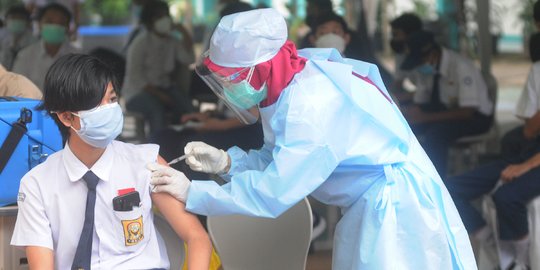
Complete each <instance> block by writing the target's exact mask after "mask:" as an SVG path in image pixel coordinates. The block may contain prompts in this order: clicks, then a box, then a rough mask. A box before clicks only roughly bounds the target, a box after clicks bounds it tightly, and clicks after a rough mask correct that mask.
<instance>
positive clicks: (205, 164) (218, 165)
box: [184, 142, 229, 174]
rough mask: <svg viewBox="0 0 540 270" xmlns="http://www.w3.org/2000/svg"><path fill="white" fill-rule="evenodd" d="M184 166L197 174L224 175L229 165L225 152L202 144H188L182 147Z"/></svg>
mask: <svg viewBox="0 0 540 270" xmlns="http://www.w3.org/2000/svg"><path fill="white" fill-rule="evenodd" d="M184 153H185V154H186V155H187V159H186V164H187V165H189V167H190V168H191V169H192V170H194V171H197V172H205V173H214V174H220V173H224V172H225V169H226V168H227V167H228V165H229V155H228V154H227V152H225V151H223V150H221V149H217V148H215V147H213V146H210V145H208V144H206V143H203V142H190V143H188V144H187V145H186V147H184Z"/></svg>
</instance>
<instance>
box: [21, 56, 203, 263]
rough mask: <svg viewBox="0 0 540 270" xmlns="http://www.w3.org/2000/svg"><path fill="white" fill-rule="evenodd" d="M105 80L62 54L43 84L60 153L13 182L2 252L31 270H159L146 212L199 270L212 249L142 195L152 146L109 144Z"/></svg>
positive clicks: (166, 206) (178, 207)
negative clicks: (15, 188)
mask: <svg viewBox="0 0 540 270" xmlns="http://www.w3.org/2000/svg"><path fill="white" fill-rule="evenodd" d="M115 85H116V81H115V78H114V75H113V73H112V71H111V70H110V69H109V68H108V67H107V66H106V65H105V64H104V63H102V62H101V61H100V60H98V59H97V58H95V57H92V56H88V55H81V54H70V55H66V56H63V57H61V58H60V59H59V60H58V61H57V62H56V63H55V64H53V65H52V66H51V68H50V70H49V71H48V73H47V76H46V78H45V88H44V98H43V103H42V104H41V106H40V107H41V109H43V110H46V111H47V112H48V113H49V114H50V115H51V116H52V117H53V119H54V120H55V122H56V124H57V125H58V127H59V129H60V131H61V133H62V137H63V139H64V141H65V147H64V149H63V150H61V151H59V152H57V153H55V154H53V155H51V156H50V157H49V158H48V159H47V160H46V161H45V162H44V163H42V164H40V165H39V166H37V167H35V168H34V169H32V170H31V171H30V172H28V173H27V174H26V175H25V176H24V177H23V179H22V181H21V186H20V193H19V201H18V207H19V212H18V216H17V222H16V225H15V231H14V234H13V237H12V240H11V244H12V245H15V246H22V247H25V249H26V254H27V257H28V263H29V266H30V269H37V268H38V267H39V269H53V268H54V269H90V268H92V269H115V268H117V267H120V268H122V269H167V268H168V267H169V261H168V258H167V253H166V249H165V245H164V243H163V239H162V238H161V237H160V235H159V233H158V232H157V231H156V228H155V227H154V224H153V221H154V216H153V213H152V205H153V204H155V205H156V206H157V208H158V209H159V210H160V211H161V213H162V214H163V215H164V216H165V218H166V219H167V221H168V222H169V223H170V225H171V226H172V227H173V229H174V230H175V231H176V233H177V234H178V235H179V236H180V237H181V238H182V239H183V240H184V241H185V242H186V244H187V249H188V258H187V260H188V267H189V269H205V270H206V269H208V264H209V260H210V254H211V244H210V240H209V238H208V235H207V234H206V232H205V230H204V228H203V227H202V226H201V224H200V223H199V221H198V219H197V218H196V217H195V216H194V215H192V214H190V213H188V212H186V211H185V209H184V204H182V203H180V202H179V201H177V200H176V199H174V198H173V197H171V196H169V195H167V194H164V193H151V186H150V184H149V181H150V172H148V171H147V170H146V169H144V165H145V164H147V163H148V162H150V161H157V162H159V163H162V164H165V161H164V160H163V159H162V158H161V157H159V156H158V148H159V147H158V146H157V145H150V144H146V145H132V144H126V143H122V142H119V141H115V140H114V139H115V138H116V137H117V136H118V135H119V134H120V132H121V130H122V126H123V116H122V110H121V108H120V106H119V105H118V102H117V96H116V93H115V89H116V88H115Z"/></svg>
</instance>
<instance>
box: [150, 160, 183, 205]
mask: <svg viewBox="0 0 540 270" xmlns="http://www.w3.org/2000/svg"><path fill="white" fill-rule="evenodd" d="M146 168H147V169H148V170H150V171H151V172H152V177H151V179H150V184H151V185H154V188H153V189H152V192H165V193H169V194H171V195H172V196H173V197H175V198H176V199H177V200H179V201H181V202H186V199H187V194H188V189H189V185H190V184H191V182H190V181H189V179H187V177H186V176H185V175H184V174H183V173H182V172H179V171H177V170H175V169H173V168H171V167H168V166H164V165H161V164H158V163H148V164H147V165H146Z"/></svg>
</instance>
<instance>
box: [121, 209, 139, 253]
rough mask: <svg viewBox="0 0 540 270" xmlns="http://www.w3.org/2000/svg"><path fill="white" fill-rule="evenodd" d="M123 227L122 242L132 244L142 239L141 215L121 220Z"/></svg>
mask: <svg viewBox="0 0 540 270" xmlns="http://www.w3.org/2000/svg"><path fill="white" fill-rule="evenodd" d="M122 227H123V228H124V244H125V245H126V246H134V245H136V244H138V243H139V242H141V241H142V240H143V239H144V230H143V221H142V216H140V217H139V218H137V219H132V220H122Z"/></svg>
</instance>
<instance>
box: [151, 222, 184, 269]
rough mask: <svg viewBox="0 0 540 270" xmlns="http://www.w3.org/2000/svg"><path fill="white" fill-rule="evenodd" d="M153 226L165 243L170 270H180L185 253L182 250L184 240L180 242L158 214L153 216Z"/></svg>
mask: <svg viewBox="0 0 540 270" xmlns="http://www.w3.org/2000/svg"><path fill="white" fill-rule="evenodd" d="M154 226H155V227H156V229H157V231H158V232H159V234H160V235H161V237H162V238H163V240H164V241H165V247H166V248H167V256H168V257H169V262H170V264H171V266H170V269H171V270H180V269H182V267H183V266H184V261H185V259H186V252H185V248H184V240H182V239H181V238H180V237H178V235H177V234H176V232H175V231H174V230H173V228H172V227H171V226H170V225H169V223H168V222H167V220H166V219H165V217H163V216H162V215H161V214H159V213H155V214H154Z"/></svg>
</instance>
